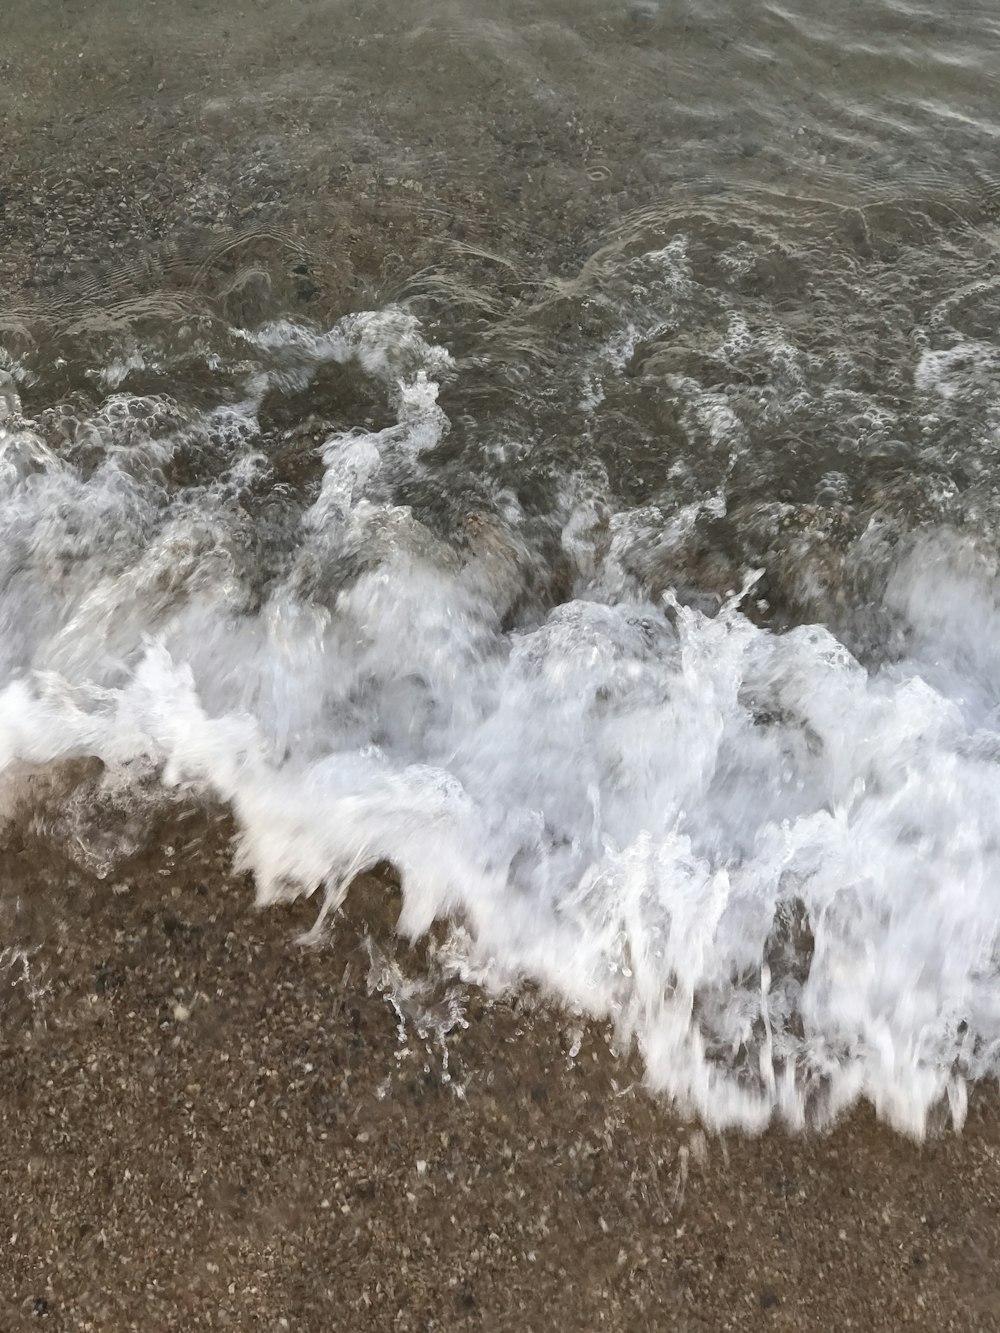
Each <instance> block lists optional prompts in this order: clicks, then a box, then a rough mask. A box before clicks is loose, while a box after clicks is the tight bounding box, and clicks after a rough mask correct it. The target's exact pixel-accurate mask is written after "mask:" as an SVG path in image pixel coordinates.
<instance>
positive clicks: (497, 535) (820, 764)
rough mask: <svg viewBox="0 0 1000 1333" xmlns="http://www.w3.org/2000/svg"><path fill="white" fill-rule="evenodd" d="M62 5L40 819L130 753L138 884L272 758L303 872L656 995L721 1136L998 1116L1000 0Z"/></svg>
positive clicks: (33, 740) (45, 178)
mask: <svg viewBox="0 0 1000 1333" xmlns="http://www.w3.org/2000/svg"><path fill="white" fill-rule="evenodd" d="M15 8H16V7H15ZM23 20H24V21H23V22H21V23H17V24H14V25H13V26H12V31H14V32H15V34H16V36H15V40H14V43H13V46H12V49H11V52H10V53H9V54H8V55H6V56H5V57H4V61H5V66H6V67H5V74H6V81H5V85H4V88H3V91H2V92H0V97H3V98H4V99H5V111H6V114H7V126H8V137H9V144H8V152H7V155H6V160H5V163H4V165H3V167H2V168H0V188H2V190H3V195H4V201H5V214H4V222H3V225H4V228H5V233H6V242H7V243H6V246H5V249H4V255H3V258H2V260H0V275H3V279H4V281H5V283H6V299H5V301H4V304H3V306H2V307H0V367H2V369H0V418H2V419H0V449H2V453H0V531H2V532H3V535H4V541H3V544H2V548H0V769H2V779H0V781H2V783H3V791H2V793H0V794H2V798H3V800H2V805H0V808H3V809H5V810H6V811H7V815H6V818H7V819H8V820H9V821H17V820H24V819H28V818H31V817H32V815H31V798H30V795H29V794H28V793H29V792H30V787H31V784H30V782H29V778H30V777H31V776H32V774H35V773H37V769H38V766H39V765H42V766H45V765H50V764H52V763H53V762H56V761H63V760H66V759H68V758H71V757H97V758H98V759H100V760H101V761H102V763H103V766H104V767H103V770H102V775H101V777H100V778H99V779H97V780H94V779H90V780H89V785H87V784H85V785H84V786H83V787H82V788H81V789H80V791H79V793H78V794H77V796H76V797H75V798H74V799H73V800H71V801H70V802H69V803H68V805H67V808H66V812H65V815H64V817H63V818H62V819H61V820H57V821H55V822H54V823H53V825H52V828H51V830H50V835H51V843H52V848H53V854H54V855H60V854H61V855H71V856H72V857H73V858H75V859H77V860H79V859H80V858H82V859H83V860H84V861H85V862H86V863H87V864H88V865H89V866H90V868H91V869H93V870H95V871H96V872H97V873H99V874H101V875H105V876H106V875H110V874H112V873H113V871H114V866H115V864H116V863H117V860H118V859H119V858H120V857H121V856H123V855H126V854H128V853H129V852H131V851H134V849H135V846H136V844H137V841H141V839H142V836H143V833H142V830H143V827H144V824H143V817H142V812H143V811H144V810H148V809H149V808H151V807H152V806H154V805H155V804H156V802H157V801H158V800H160V799H167V793H168V792H172V793H175V794H176V793H178V792H180V793H181V794H183V795H184V796H185V798H186V799H192V800H200V799H205V798H210V799H213V800H216V799H221V800H223V801H225V802H228V803H229V804H230V805H231V806H232V808H233V810H234V812H235V814H236V817H237V820H238V823H239V826H240V828H241V830H242V832H241V837H240V843H239V847H238V848H237V852H236V854H237V856H238V858H239V859H240V862H241V863H242V864H244V865H245V866H247V867H248V868H249V869H251V870H252V871H253V873H254V875H255V879H256V883H257V889H258V894H259V896H260V899H261V901H262V902H268V901H273V900H274V899H276V898H280V897H285V896H288V895H289V894H298V893H318V895H319V897H320V900H321V901H322V902H323V904H324V906H323V912H324V913H329V912H331V911H333V910H334V909H335V908H336V907H337V905H338V904H339V902H340V901H341V900H342V897H343V894H344V893H345V892H347V890H348V888H349V885H350V882H351V879H352V877H353V876H354V875H355V874H356V873H357V872H358V871H360V870H363V869H366V868H369V867H371V866H374V865H376V864H379V863H383V862H390V863H392V865H394V866H395V868H396V870H397V872H398V874H399V876H400V878H401V881H402V889H403V900H404V906H403V912H402V917H401V922H400V926H401V929H402V930H403V931H404V932H406V933H409V934H413V935H420V934H422V933H424V932H426V931H427V930H428V929H429V927H430V926H431V924H432V923H433V922H434V920H435V919H441V920H444V921H446V922H449V923H450V933H449V935H448V939H447V941H446V943H445V944H444V945H443V946H442V947H441V949H439V951H438V964H439V965H440V966H443V967H445V968H447V969H451V970H453V971H454V972H455V973H456V974H458V975H462V976H464V977H466V978H467V979H470V980H476V981H479V982H480V983H482V984H483V985H485V986H486V987H487V988H488V989H501V990H502V989H507V988H510V987H517V986H519V985H522V984H524V983H526V982H531V983H539V984H541V986H542V987H543V989H544V990H546V991H547V992H548V993H549V994H551V995H553V996H554V997H556V998H558V999H559V1000H561V1001H563V1002H565V1003H566V1004H567V1005H568V1006H570V1007H571V1008H576V1009H578V1010H580V1011H582V1012H586V1013H592V1014H595V1015H600V1016H607V1017H610V1018H611V1019H612V1021H613V1022H614V1023H615V1025H616V1026H617V1027H618V1029H619V1031H620V1034H621V1036H622V1038H623V1039H634V1040H635V1041H637V1042H638V1044H639V1046H640V1048H641V1050H642V1053H643V1056H644V1058H645V1062H646V1067H647V1070H648V1076H649V1081H650V1083H651V1084H652V1086H654V1087H655V1088H657V1089H659V1090H661V1091H663V1092H664V1093H665V1094H667V1095H669V1096H670V1097H672V1098H674V1099H675V1100H676V1101H677V1102H678V1104H679V1105H680V1106H681V1107H682V1108H684V1109H685V1110H688V1111H692V1112H696V1113H697V1114H699V1115H700V1116H701V1117H702V1118H703V1119H704V1120H705V1121H706V1122H707V1123H709V1124H711V1125H716V1126H722V1125H727V1124H738V1125H742V1126H746V1127H751V1128H753V1127H759V1126H762V1125H763V1124H766V1123H767V1122H768V1121H769V1120H771V1119H772V1118H774V1117H775V1116H779V1117H781V1118H783V1119H784V1120H786V1121H787V1122H788V1123H790V1124H792V1125H801V1124H804V1123H806V1122H807V1121H809V1120H823V1119H826V1118H828V1117H830V1116H833V1115H836V1114H837V1113H838V1112H839V1111H840V1110H841V1109H842V1108H843V1107H845V1106H847V1105H850V1104H851V1103H853V1102H854V1101H855V1100H857V1099H858V1098H859V1097H866V1098H869V1099H871V1100H872V1101H874V1103H875V1105H876V1107H877V1108H878V1110H879V1111H880V1113H881V1114H883V1115H885V1116H886V1117H888V1118H889V1119H890V1120H892V1122H893V1123H895V1124H897V1125H899V1126H900V1127H902V1128H905V1129H907V1130H909V1131H911V1132H914V1133H917V1134H919V1133H921V1132H923V1130H924V1128H925V1126H926V1123H927V1117H928V1115H929V1114H930V1113H931V1112H932V1111H933V1110H934V1109H935V1108H937V1107H939V1106H941V1105H942V1104H944V1105H947V1107H948V1108H949V1110H950V1113H951V1115H952V1117H953V1118H954V1120H955V1121H956V1122H957V1123H961V1121H962V1119H963V1117H964V1110H965V1103H966V1097H967V1085H968V1083H969V1081H970V1080H975V1079H979V1078H983V1077H986V1076H993V1075H995V1074H996V1073H997V1061H998V1040H1000V956H998V945H1000V926H998V911H997V907H998V902H1000V887H998V871H1000V837H998V834H997V821H996V815H995V810H996V798H997V795H998V794H1000V767H998V756H1000V722H998V711H997V708H998V703H1000V698H998V693H997V683H996V682H997V679H998V674H997V665H998V662H997V659H998V656H1000V610H998V592H1000V570H998V568H997V558H996V529H997V523H998V518H1000V507H998V497H997V486H996V465H995V456H996V452H997V448H998V444H1000V437H998V428H1000V348H998V344H997V339H996V314H997V311H998V309H1000V297H998V292H1000V278H998V277H997V235H998V233H997V210H998V201H1000V195H998V187H997V184H996V180H995V178H994V177H993V176H991V174H990V172H991V166H992V162H993V157H994V150H995V145H996V138H997V121H996V118H995V92H996V87H995V83H996V81H995V78H994V75H993V64H994V61H993V57H992V52H993V50H994V48H995V44H996V42H997V40H998V36H1000V34H998V31H997V30H998V27H1000V20H998V19H997V18H996V17H995V14H994V10H993V7H992V6H989V5H986V4H982V5H963V6H952V7H950V9H949V12H948V13H947V14H940V13H938V12H937V11H936V10H931V9H929V8H920V7H913V6H902V5H889V4H883V5H875V6H873V5H866V6H864V7H861V6H859V5H857V4H854V3H846V2H844V3H839V4H827V5H824V6H818V5H815V4H812V3H809V4H805V3H801V4H799V5H798V6H795V7H789V6H778V5H771V4H766V5H755V6H747V5H745V4H740V5H736V4H723V3H714V4H713V3H704V4H699V5H693V4H692V5H687V4H668V3H661V4H658V3H656V0H641V2H640V0H636V3H633V4H631V5H621V4H614V3H610V0H604V2H603V3H600V4H596V3H594V4H592V3H587V2H586V0H578V2H577V3H574V4H554V3H548V4H546V5H544V6H542V7H539V6H537V5H533V6H521V5H515V4H504V5H499V6H498V5H497V4H495V3H493V4H490V5H489V6H486V5H474V4H471V3H453V4H447V5H428V6H424V7H422V8H421V11H420V14H419V15H417V16H415V17H413V18H412V19H411V18H406V19H404V20H401V19H400V16H399V12H398V9H397V8H391V7H385V8H380V7H378V6H370V5H366V6H354V5H347V4H323V3H316V4H311V5H310V4H303V5H288V4H287V3H282V4H266V3H261V4H258V5H256V6H253V7H252V8H250V9H248V10H246V11H240V12H237V11H236V10H235V9H233V10H232V12H229V9H228V7H227V6H223V7H221V8H219V7H213V8H212V10H211V12H210V13H208V12H203V11H202V10H201V8H200V7H199V6H196V5H193V4H189V5H180V6H174V5H172V6H170V7H169V8H166V7H165V8H164V11H163V12H162V13H158V12H157V11H156V10H155V9H146V8H144V9H143V11H142V14H141V15H140V14H139V13H137V12H136V11H134V10H132V9H128V10H125V9H122V8H120V7H114V6H111V5H106V4H99V5H95V6H93V7H92V9H91V12H89V13H88V14H87V15H86V16H85V17H75V18H74V17H72V16H71V17H69V18H67V17H66V16H65V15H64V14H63V13H62V10H61V7H53V8H52V10H51V13H50V14H48V15H47V14H46V11H45V10H44V8H43V9H39V8H38V7H37V6H35V7H32V8H31V10H30V13H29V11H28V9H27V8H25V13H24V16H23ZM158 793H159V794H158ZM95 812H96V813H95ZM331 919H332V918H331Z"/></svg>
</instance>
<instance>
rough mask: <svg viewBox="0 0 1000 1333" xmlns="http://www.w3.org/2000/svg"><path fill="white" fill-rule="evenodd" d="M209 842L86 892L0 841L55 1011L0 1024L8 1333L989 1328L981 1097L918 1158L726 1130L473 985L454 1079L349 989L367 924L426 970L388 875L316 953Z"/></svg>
mask: <svg viewBox="0 0 1000 1333" xmlns="http://www.w3.org/2000/svg"><path fill="white" fill-rule="evenodd" d="M42 823H43V824H44V820H43V821H42ZM227 835H228V824H227V822H226V820H225V818H224V816H222V815H220V814H213V815H205V814H200V813H199V814H193V813H192V812H190V811H187V812H184V816H183V817H182V818H181V819H180V820H179V821H175V822H174V823H172V824H169V823H168V824H167V825H161V826H160V827H159V828H158V830H157V836H156V843H157V844H158V845H159V847H160V848H161V849H162V851H161V852H160V853H159V855H158V856H157V857H156V858H155V859H152V858H150V857H149V856H148V855H147V856H145V857H139V858H136V859H135V860H133V862H131V863H126V864H124V865H121V866H119V867H118V868H117V869H116V870H115V872H114V873H113V875H111V876H109V877H108V879H107V880H105V881H100V880H98V879H96V878H95V877H93V876H92V875H89V874H87V873H86V871H85V870H84V869H82V868H81V867H80V866H79V865H75V864H73V863H72V861H69V860H66V861H64V862H61V863H60V862H56V861H54V860H53V859H52V853H51V843H50V842H49V843H46V844H45V846H43V845H42V844H41V843H40V842H37V841H35V840H34V839H33V838H32V837H31V835H29V834H24V835H19V836H18V838H17V839H16V840H13V841H12V840H11V839H9V838H8V842H7V846H6V849H5V853H4V871H5V881H6V884H5V888H4V892H3V899H2V904H3V913H4V919H5V938H6V939H8V940H10V939H12V938H14V937H16V938H18V939H20V940H21V941H22V942H24V943H25V944H26V945H28V946H29V947H32V948H34V949H36V950H37V952H35V953H34V954H33V955H32V964H31V967H32V972H31V984H32V986H34V987H37V988H39V989H40V990H41V992H42V993H40V994H38V995H36V997H35V998H34V999H31V998H30V997H29V996H28V994H27V991H26V988H25V986H24V985H23V984H16V985H12V984H11V981H12V979H13V978H14V977H15V976H18V975H20V974H19V973H16V972H9V973H8V977H7V984H6V985H5V987H4V990H3V999H2V1008H0V1035H2V1045H0V1067H2V1074H0V1198H2V1199H3V1201H4V1203H3V1237H2V1244H3V1255H4V1258H3V1273H4V1276H3V1278H2V1279H0V1327H2V1328H3V1329H4V1330H8V1329H9V1330H11V1331H12V1333H13V1331H14V1330H18V1329H27V1328H35V1327H38V1321H39V1320H41V1319H44V1320H45V1326H46V1327H49V1328H53V1329H66V1330H90V1329H92V1330H101V1331H102V1333H104V1331H107V1333H111V1331H112V1330H115V1331H117V1330H125V1329H142V1330H147V1329H154V1328H155V1329H164V1330H166V1329H178V1330H181V1329H192V1328H231V1329H239V1330H258V1329H259V1330H268V1331H269V1333H271V1331H272V1330H274V1331H276V1330H284V1329H292V1330H303V1333H313V1331H314V1330H315V1333H322V1331H323V1330H332V1329H350V1330H368V1329H372V1330H383V1329H394V1330H395V1329H410V1330H430V1329H497V1330H500V1329H511V1330H514V1329H519V1330H520V1329H532V1330H534V1329H539V1330H541V1329H558V1330H567V1331H571V1333H577V1331H578V1330H591V1329H605V1328H606V1329H621V1330H627V1329H638V1328H663V1329H678V1330H681V1329H706V1330H707V1329H712V1330H715V1329H758V1328H773V1329H786V1330H792V1329H796V1330H797V1329H817V1330H819V1329H823V1330H826V1329H831V1328H856V1329H928V1330H930V1329H934V1330H940V1329H962V1330H967V1329H992V1328H997V1327H1000V1315H998V1301H997V1278H996V1271H997V1261H998V1259H1000V1176H998V1155H1000V1118H998V1116H997V1108H996V1105H995V1100H994V1099H992V1098H989V1097H987V1096H985V1095H980V1096H978V1097H977V1098H976V1099H974V1105H973V1108H972V1111H971V1114H970V1119H969V1124H968V1126H967V1128H966V1131H965V1133H964V1134H963V1135H961V1136H956V1135H954V1134H952V1133H941V1134H939V1135H937V1136H935V1137H934V1138H932V1139H931V1140H930V1141H928V1142H927V1143H925V1144H923V1145H917V1144H914V1143H912V1142H909V1141H907V1140H905V1139H903V1138H901V1137H899V1136H898V1135H896V1134H894V1133H893V1132H892V1131H890V1130H888V1129H887V1128H885V1127H883V1126H879V1125H877V1124H875V1123H874V1122H873V1118H872V1116H871V1115H870V1114H869V1113H862V1114H859V1115H856V1116H855V1117H853V1118H852V1119H850V1120H849V1121H847V1122H845V1123H843V1124H841V1125H840V1126H839V1127H838V1128H837V1129H836V1130H835V1132H833V1133H831V1134H829V1135H824V1136H822V1137H820V1136H809V1137H796V1136H789V1135H786V1134H783V1133H780V1132H772V1133H769V1134H767V1135H765V1136H763V1137H761V1138H759V1139H745V1138H741V1137H738V1136H733V1135H730V1136H727V1137H725V1138H722V1139H720V1138H717V1137H714V1136H711V1135H706V1134H704V1133H702V1132H701V1131H700V1130H699V1129H698V1128H697V1127H696V1126H693V1125H691V1124H688V1123H685V1122H683V1121H681V1120H679V1119H678V1118H676V1117H675V1116H672V1115H671V1113H670V1111H669V1109H668V1108H667V1107H665V1106H663V1105H661V1104H659V1103H657V1102H656V1101H655V1100H654V1099H652V1098H651V1097H649V1096H648V1095H647V1094H646V1093H645V1092H644V1091H643V1090H642V1089H641V1087H640V1086H638V1073H637V1069H636V1068H635V1066H634V1065H633V1064H631V1063H629V1062H628V1061H626V1060H624V1059H622V1058H620V1057H619V1058H615V1057H614V1056H613V1055H612V1054H611V1053H610V1052H609V1049H608V1042H607V1039H606V1035H605V1034H603V1033H602V1032H600V1031H598V1030H595V1029H590V1030H588V1031H587V1032H586V1033H585V1034H584V1037H583V1041H582V1045H581V1048H580V1051H579V1053H578V1054H577V1055H576V1056H575V1058H574V1057H573V1056H572V1055H571V1050H572V1044H573V1040H574V1025H573V1023H572V1021H571V1020H570V1019H569V1018H568V1017H566V1016H560V1015H558V1014H553V1013H552V1012H547V1011H545V1010H543V1009H539V1010H535V1009H534V1006H533V1005H532V1004H531V1003H530V1002H524V1001H522V1002H521V1003H520V1004H516V1003H507V1002H501V1003H496V1004H490V1003H487V1002H486V1001H485V1000H484V998H483V997H482V996H480V995H478V994H477V993H475V992H474V991H463V992H462V993H461V996H460V997H459V998H460V999H461V1003H462V1005H463V1007H464V1014H465V1019H464V1021H465V1022H466V1023H467V1027H464V1028H463V1027H462V1026H461V1025H459V1026H458V1027H456V1028H455V1029H454V1030H453V1032H452V1033H451V1035H450V1036H449V1037H448V1038H447V1042H446V1046H447V1055H448V1070H447V1072H448V1073H449V1075H450V1081H445V1080H444V1078H443V1073H444V1072H445V1070H444V1065H443V1059H442V1050H441V1047H440V1045H439V1044H438V1043H437V1042H435V1041H433V1040H430V1041H426V1042H424V1041H421V1040H420V1038H419V1036H418V1035H417V1033H416V1031H415V1029H414V1025H413V1023H412V1022H408V1023H406V1024H405V1025H404V1027H403V1028H402V1029H401V1028H400V1024H399V1018H398V1015H397V1013H396V1012H395V1011H394V1009H393V1008H392V1006H391V1004H390V1003H389V1002H388V1001H387V999H386V997H385V996H384V995H383V994H381V993H380V992H379V990H378V989H377V987H376V988H373V987H372V986H371V984H370V982H369V974H370V968H371V962H370V953H369V951H368V947H367V946H366V945H365V944H364V941H363V940H362V934H363V933H365V932H366V931H367V930H368V929H369V928H370V931H371V936H372V937H373V938H374V941H375V945H376V947H377V948H378V949H379V950H381V951H383V952H384V953H385V955H386V956H388V957H389V958H391V959H394V960H395V964H396V966H397V967H398V968H399V969H400V970H401V973H402V975H404V976H407V975H409V976H417V975H419V973H420V963H419V960H417V959H415V958H414V957H413V956H412V954H411V951H409V949H408V948H407V947H406V946H405V945H403V944H402V943H401V942H399V941H397V940H395V939H394V937H393V933H392V930H391V924H390V923H391V920H392V918H393V913H394V898H395V895H394V891H393V889H392V887H391V885H390V884H389V883H388V881H385V880H379V879H369V880H367V881H365V882H363V883H360V884H358V885H355V887H354V889H353V890H352V893H351V896H350V898H349V900H348V904H347V907H346V910H345V914H344V915H343V916H342V917H341V918H339V919H338V921H337V923H336V925H335V928H334V930H333V932H332V934H331V935H330V936H329V937H328V938H327V939H326V940H324V941H323V943H322V944H320V945H319V946H318V947H310V948H305V947H303V946H302V945H301V944H300V943H298V942H297V937H298V935H299V934H300V933H301V932H302V931H303V930H304V929H306V928H308V927H309V925H311V924H312V922H313V920H314V917H315V906H314V905H312V904H304V903H300V904H293V905H289V906H287V907H279V908H272V909H269V910H267V911H265V912H259V911H257V910H255V908H254V906H253V896H252V890H251V887H250V885H249V884H248V883H247V882H246V881H245V880H243V879H241V878H239V877H236V876H234V875H233V874H232V873H231V872H230V871H229V869H228V866H229V853H228V844H227ZM168 848H172V851H169V850H167V849H168ZM362 922H364V923H367V925H365V926H362V924H361V923H362ZM372 923H374V925H373V924H372Z"/></svg>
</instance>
